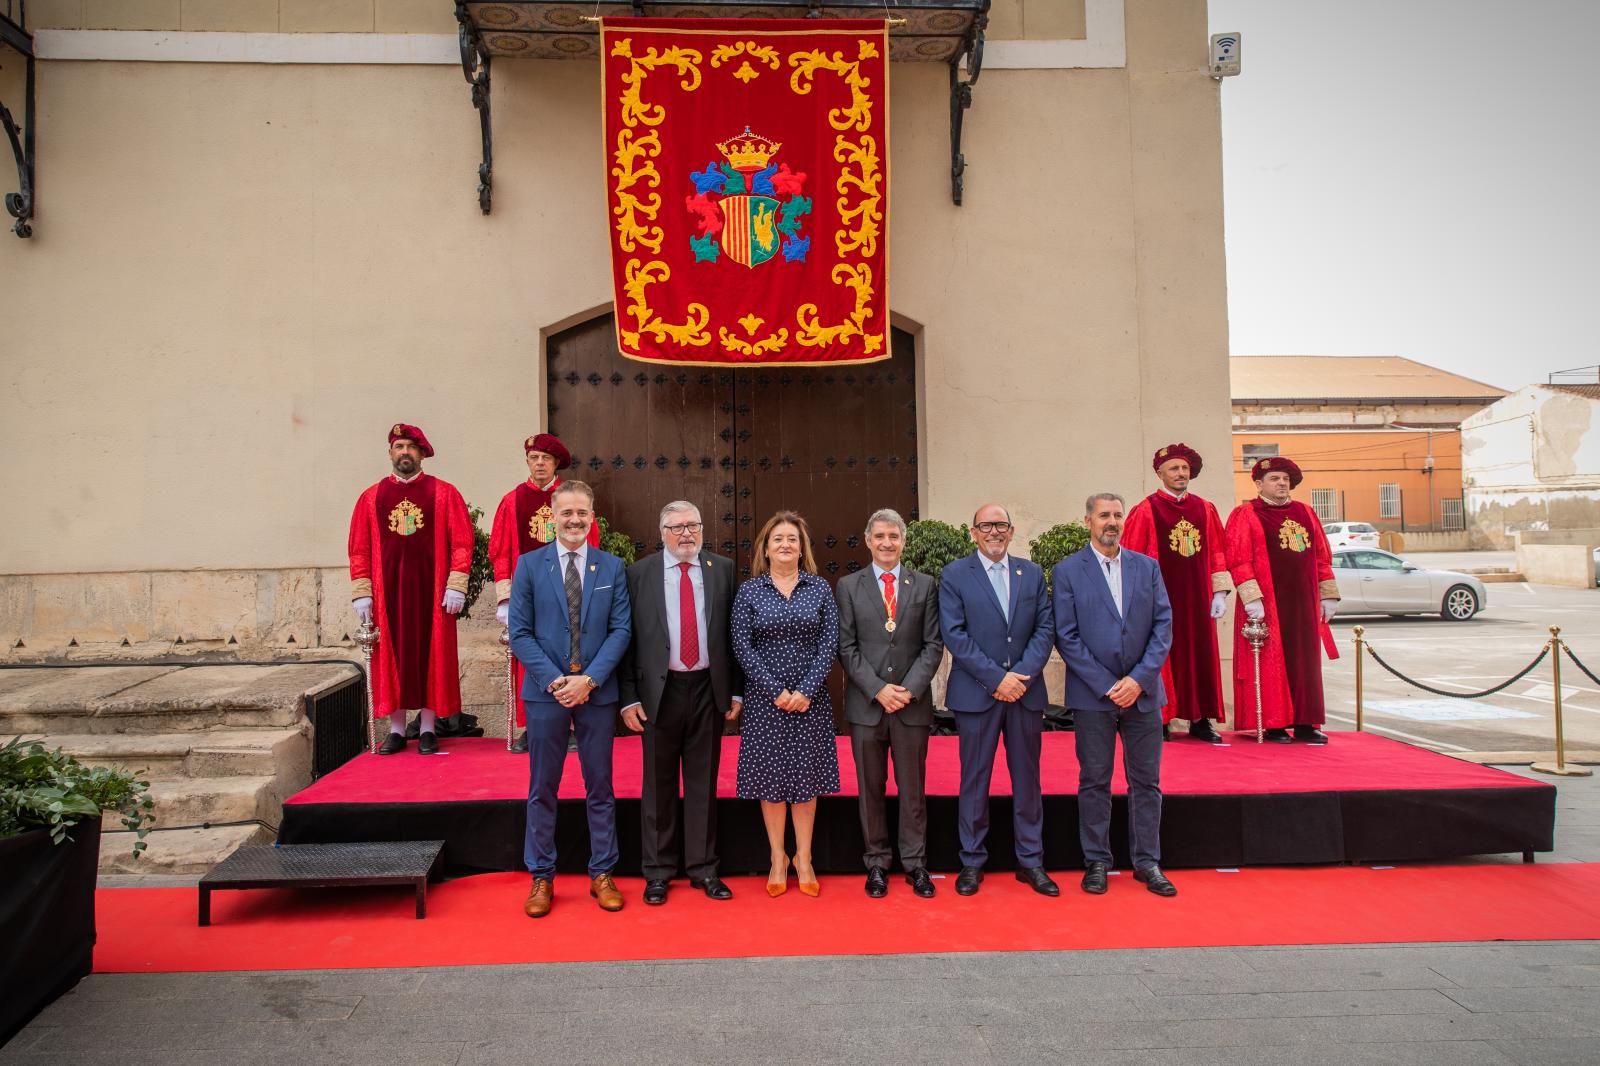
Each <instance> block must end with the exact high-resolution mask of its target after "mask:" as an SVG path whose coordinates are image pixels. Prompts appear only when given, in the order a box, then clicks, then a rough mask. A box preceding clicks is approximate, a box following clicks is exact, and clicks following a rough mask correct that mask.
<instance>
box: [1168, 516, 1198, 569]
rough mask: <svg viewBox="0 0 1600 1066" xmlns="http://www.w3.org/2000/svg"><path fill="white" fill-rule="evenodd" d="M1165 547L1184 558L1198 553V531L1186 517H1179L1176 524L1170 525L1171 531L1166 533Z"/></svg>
mask: <svg viewBox="0 0 1600 1066" xmlns="http://www.w3.org/2000/svg"><path fill="white" fill-rule="evenodd" d="M1167 547H1168V548H1169V549H1170V550H1172V551H1175V552H1177V553H1178V554H1179V555H1181V556H1183V557H1184V558H1185V559H1188V558H1190V557H1191V556H1195V555H1199V554H1200V531H1199V530H1198V529H1196V528H1195V527H1194V523H1193V522H1190V521H1189V520H1188V519H1187V518H1180V519H1178V524H1177V525H1175V526H1173V527H1172V532H1170V533H1168V534H1167Z"/></svg>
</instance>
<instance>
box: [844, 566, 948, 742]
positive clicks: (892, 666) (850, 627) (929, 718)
mask: <svg viewBox="0 0 1600 1066" xmlns="http://www.w3.org/2000/svg"><path fill="white" fill-rule="evenodd" d="M834 599H835V600H837V601H838V603H839V662H840V664H841V665H842V666H843V667H844V676H845V680H846V681H847V682H848V684H846V685H845V692H844V716H845V719H846V720H847V721H850V722H853V723H854V724H856V725H877V724H878V722H879V721H880V720H882V718H883V705H882V704H881V703H879V702H878V701H877V700H875V699H873V697H874V696H876V695H877V694H878V691H879V690H880V689H882V688H883V686H884V685H890V684H893V685H902V686H904V687H905V688H908V689H910V690H911V694H912V696H913V697H914V698H913V700H912V701H911V702H910V703H909V704H907V705H906V707H905V708H904V709H903V710H901V711H899V712H898V713H899V716H900V717H901V718H903V719H904V720H905V722H906V723H907V724H908V725H930V724H932V722H933V696H932V688H933V675H934V674H935V673H936V672H937V671H938V669H939V661H940V660H941V659H942V658H943V657H944V640H943V638H941V637H940V636H939V586H938V584H937V583H936V582H935V581H934V580H933V578H931V577H929V576H928V575H927V574H919V573H917V572H916V571H915V570H911V569H908V568H907V567H905V566H901V567H900V583H899V584H898V585H896V586H895V630H894V632H893V633H890V632H888V631H887V630H885V629H884V628H883V624H884V622H886V621H888V619H889V612H888V610H887V609H886V608H885V607H884V605H883V590H882V586H881V585H880V584H879V583H878V579H877V577H875V576H874V575H873V572H872V567H871V566H868V567H867V568H866V569H864V570H857V571H856V572H855V573H853V574H849V575H847V576H845V577H844V578H842V579H841V580H840V581H839V585H838V587H837V588H836V589H835V590H834Z"/></svg>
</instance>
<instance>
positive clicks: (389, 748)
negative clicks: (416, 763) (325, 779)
mask: <svg viewBox="0 0 1600 1066" xmlns="http://www.w3.org/2000/svg"><path fill="white" fill-rule="evenodd" d="M432 457H433V446H432V445H431V444H429V443H428V438H427V437H426V436H425V435H424V434H423V432H422V430H420V429H418V428H417V427H416V426H411V425H406V424H405V423H403V422H401V423H396V424H395V426H394V428H393V429H391V430H389V463H390V465H391V466H392V467H394V473H393V474H391V475H390V476H389V477H386V478H384V479H383V480H382V481H380V482H378V483H377V484H376V485H374V486H372V487H371V488H370V489H368V490H367V491H366V492H363V493H362V494H361V498H360V499H359V500H357V501H356V509H355V513H354V514H352V515H351V516H350V583H351V598H352V600H353V601H354V602H353V603H352V606H353V607H354V608H355V612H356V614H357V615H358V616H359V617H360V619H361V621H362V622H364V623H369V624H370V623H371V622H373V621H374V620H376V622H377V625H378V634H379V639H378V644H377V647H376V648H375V649H374V650H373V656H372V678H371V684H372V705H373V712H374V714H375V715H376V716H377V717H378V718H380V719H381V718H388V719H389V736H388V737H387V738H386V739H385V740H384V742H383V745H382V747H380V748H379V749H378V754H380V755H393V754H395V753H396V752H399V751H401V750H403V749H404V748H405V746H406V738H405V732H406V718H407V714H408V712H410V711H420V712H421V717H420V721H419V723H418V724H419V729H420V733H419V737H418V741H417V750H418V751H420V752H421V753H422V754H423V755H432V754H434V753H435V752H437V751H438V750H439V740H438V737H437V736H436V735H435V733H434V726H435V724H436V718H437V717H439V716H443V717H446V718H448V717H450V716H451V715H454V714H457V713H458V712H460V710H461V677H460V668H459V665H458V663H457V659H456V615H458V614H460V613H461V610H462V608H464V607H465V606H466V605H467V575H468V573H469V572H470V571H471V569H472V520H471V519H470V518H469V517H468V516H467V505H466V502H465V501H464V500H462V498H461V493H459V492H457V491H456V488H455V486H454V485H451V484H450V483H449V482H446V481H440V480H439V479H438V478H436V477H433V476H431V475H429V474H424V473H423V472H422V461H423V460H424V459H431V458H432Z"/></svg>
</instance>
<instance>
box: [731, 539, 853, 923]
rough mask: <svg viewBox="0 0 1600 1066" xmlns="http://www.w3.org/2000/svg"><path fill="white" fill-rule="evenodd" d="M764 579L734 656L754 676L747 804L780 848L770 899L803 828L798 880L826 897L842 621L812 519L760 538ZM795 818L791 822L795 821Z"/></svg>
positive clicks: (748, 706)
mask: <svg viewBox="0 0 1600 1066" xmlns="http://www.w3.org/2000/svg"><path fill="white" fill-rule="evenodd" d="M750 572H751V573H752V574H753V575H754V576H753V577H751V578H750V580H749V581H746V582H745V583H744V584H743V585H741V586H740V587H739V593H738V595H737V596H736V597H735V598H734V601H733V625H732V629H733V653H734V654H735V655H736V656H738V658H739V665H740V666H741V667H743V668H744V725H743V727H742V728H741V729H740V731H739V777H738V794H739V796H740V797H741V798H743V799H758V800H760V801H761V817H762V820H763V821H764V822H765V823H766V827H767V843H768V844H769V845H771V848H772V870H771V872H770V873H769V874H768V875H767V892H768V894H770V895H772V896H774V897H776V896H781V895H783V893H784V891H785V890H786V889H787V888H788V883H789V856H788V854H787V853H786V852H785V850H784V846H783V830H784V823H785V821H787V820H788V817H792V818H793V820H794V840H795V852H794V870H795V874H796V875H797V876H798V877H799V879H800V891H801V892H804V893H805V894H806V895H808V896H815V895H817V894H818V893H820V892H821V890H822V888H821V885H820V884H818V882H817V872H816V870H815V869H814V868H813V867H812V865H811V830H812V826H813V825H814V824H815V822H816V817H817V797H818V796H819V795H824V794H827V793H833V792H837V791H839V751H838V748H837V747H836V744H835V741H834V732H833V703H832V700H831V699H830V698H829V696H828V686H827V680H828V671H829V669H830V668H832V666H833V661H834V658H835V656H836V655H837V654H838V647H839V614H838V608H837V606H836V605H835V603H834V599H833V592H832V590H831V589H830V588H829V587H828V583H827V582H826V581H824V580H823V579H822V578H820V577H818V576H817V561H816V558H815V557H814V556H813V555H812V553H811V534H810V531H808V530H807V529H806V522H805V519H803V518H801V517H800V516H799V515H798V514H795V513H794V512H793V511H779V512H778V513H777V514H775V515H773V516H772V517H771V518H769V519H767V524H766V525H764V526H762V527H761V533H760V535H759V536H758V537H757V538H756V542H755V553H754V558H753V559H752V560H751V563H750ZM786 815H787V817H786Z"/></svg>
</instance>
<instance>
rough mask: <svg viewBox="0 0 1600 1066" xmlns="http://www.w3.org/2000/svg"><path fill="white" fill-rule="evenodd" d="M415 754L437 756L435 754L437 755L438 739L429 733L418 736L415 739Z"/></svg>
mask: <svg viewBox="0 0 1600 1066" xmlns="http://www.w3.org/2000/svg"><path fill="white" fill-rule="evenodd" d="M417 754H418V755H437V754H439V738H438V737H437V736H435V735H434V734H433V733H431V732H428V733H424V734H422V735H421V736H419V737H418V738H417Z"/></svg>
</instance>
